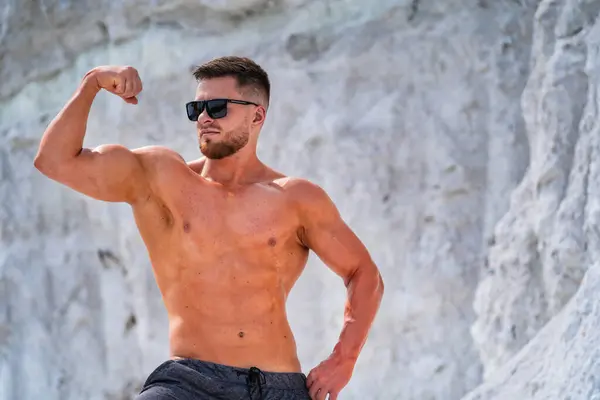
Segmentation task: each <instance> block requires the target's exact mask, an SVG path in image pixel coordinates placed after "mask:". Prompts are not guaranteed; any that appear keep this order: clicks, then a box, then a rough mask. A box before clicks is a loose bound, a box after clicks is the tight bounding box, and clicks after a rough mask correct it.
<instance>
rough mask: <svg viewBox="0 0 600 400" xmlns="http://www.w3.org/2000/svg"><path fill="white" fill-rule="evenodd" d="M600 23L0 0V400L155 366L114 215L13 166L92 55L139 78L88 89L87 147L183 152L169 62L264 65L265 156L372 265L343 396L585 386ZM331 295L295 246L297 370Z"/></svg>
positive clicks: (155, 346)
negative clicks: (238, 58) (119, 89)
mask: <svg viewBox="0 0 600 400" xmlns="http://www.w3.org/2000/svg"><path fill="white" fill-rule="evenodd" d="M599 12H600V0H579V1H575V0H552V1H549V0H545V1H534V0H530V1H527V0H494V1H491V0H478V1H476V0H471V1H467V0H451V1H450V0H447V1H441V0H436V1H425V0H421V1H418V0H414V1H413V0H405V1H402V0H397V1H393V0H379V1H372V2H364V1H360V0H328V1H321V0H267V1H265V0H237V1H236V0H221V1H208V0H203V1H190V0H177V1H162V0H130V1H124V2H121V1H112V0H101V1H98V0H96V1H91V0H88V1H75V0H61V1H59V0H44V1H21V0H1V1H0V400H16V399H18V400H29V399H40V398H44V399H48V400H59V399H60V400H71V399H77V400H80V399H90V400H100V399H102V400H104V399H115V400H117V399H118V400H125V399H130V398H131V397H132V395H133V394H134V393H135V392H136V390H137V389H138V388H139V386H140V385H141V383H142V382H143V380H144V379H145V377H146V376H147V375H148V374H149V373H150V371H151V370H152V369H154V368H155V367H156V365H158V364H159V363H160V362H162V361H163V360H164V358H165V357H166V356H167V335H166V328H167V327H166V319H165V313H164V309H163V306H162V302H161V299H160V295H159V293H158V290H157V288H156V286H155V283H154V278H153V276H152V272H151V269H150V265H149V262H148V259H147V256H146V253H145V250H144V247H143V244H142V242H141V240H140V238H139V237H138V235H137V231H136V229H135V225H134V223H133V219H132V217H131V215H130V210H129V209H128V207H127V206H124V205H121V204H105V203H101V202H98V201H94V200H90V199H87V198H84V197H83V196H80V195H78V194H77V193H74V192H72V191H71V190H69V189H67V188H64V187H61V186H59V185H58V184H56V183H54V182H52V181H49V180H48V179H46V178H45V177H43V176H41V174H39V173H38V172H37V171H36V170H35V169H34V168H33V165H32V161H33V156H34V154H35V151H36V148H37V145H38V143H39V139H40V137H41V134H42V132H43V130H44V128H45V127H46V126H47V124H48V122H49V120H50V119H51V118H52V117H53V116H54V115H55V114H56V113H57V112H58V110H59V109H60V108H61V107H62V106H63V104H64V103H65V101H66V100H67V99H68V98H69V96H70V95H71V94H72V92H73V91H74V89H75V87H76V85H77V84H78V82H79V80H80V79H81V77H82V76H83V74H84V73H85V72H86V71H87V70H88V69H89V68H91V67H93V66H95V65H99V64H108V63H114V64H117V63H118V64H130V65H133V66H135V67H137V68H138V69H139V71H140V74H141V76H142V79H143V80H144V87H145V89H144V92H143V94H142V96H141V98H140V104H139V105H138V106H135V107H134V106H130V105H127V104H125V103H123V102H122V101H121V100H120V99H118V98H115V97H113V96H110V95H107V94H105V93H101V94H100V95H99V97H98V98H97V100H96V102H95V104H94V107H93V110H92V115H91V119H90V123H89V126H88V128H89V129H88V136H87V138H86V146H94V145H97V144H100V143H107V142H117V143H122V144H124V145H127V146H132V147H134V146H140V145H147V144H165V145H168V146H170V147H172V148H174V149H176V150H178V151H180V152H181V153H182V155H183V156H184V157H185V158H186V159H188V160H189V159H192V158H195V157H196V156H197V155H198V150H197V146H196V139H195V134H194V127H193V125H190V123H189V121H187V120H186V118H185V114H184V109H183V104H184V102H185V101H187V100H189V99H190V98H191V97H192V96H193V91H194V85H195V83H194V81H193V79H192V77H191V75H190V68H191V67H192V66H193V65H197V64H198V63H201V62H203V61H206V60H208V59H210V58H212V57H216V56H220V55H225V54H239V55H247V56H250V57H252V58H254V59H256V60H257V61H258V62H259V63H261V64H262V65H263V66H264V67H265V69H267V71H268V72H269V74H270V76H271V79H272V84H273V97H272V107H271V109H270V112H269V116H268V119H267V125H266V127H265V130H264V132H263V134H262V138H261V144H260V148H259V152H260V155H261V157H262V158H263V160H265V161H267V162H268V163H270V164H273V165H274V166H275V167H276V168H279V169H281V170H283V171H285V172H287V173H289V174H293V175H296V176H304V177H307V178H310V179H312V180H314V181H315V182H317V183H319V184H321V185H322V186H323V187H324V188H325V189H326V190H327V191H328V192H329V193H330V195H331V196H332V198H333V199H334V201H335V202H336V204H337V205H338V206H339V208H340V211H341V213H342V214H343V216H344V217H345V219H346V220H347V221H348V223H349V224H350V225H351V226H352V227H353V228H354V229H355V231H356V232H357V234H358V235H359V236H360V237H361V238H362V239H363V240H364V242H365V243H366V245H367V246H368V247H369V249H370V250H371V253H372V255H373V258H374V259H375V261H376V262H377V263H378V265H379V266H380V268H381V270H382V274H383V277H384V280H385V282H386V295H385V298H384V301H383V304H382V307H381V311H380V313H379V315H378V318H377V320H376V323H375V325H374V327H373V330H372V334H371V336H370V338H369V341H368V343H367V345H366V347H365V349H364V351H363V353H362V355H361V357H360V359H359V363H358V366H357V368H356V371H355V376H354V378H353V379H352V381H351V382H350V384H349V385H348V386H347V388H346V389H345V390H344V392H343V393H342V396H341V399H385V400H388V399H399V400H404V399H406V400H429V399H431V400H434V399H435V400H446V399H448V400H454V399H460V398H462V397H463V396H465V395H466V397H465V398H468V399H473V400H474V399H478V400H484V399H491V398H493V399H529V398H531V399H548V398H552V399H554V398H557V399H558V398H560V399H562V398H566V397H565V396H570V399H572V400H575V399H582V400H583V399H592V398H594V396H600V385H599V384H598V383H597V378H595V374H594V368H595V367H597V365H596V364H594V363H597V361H594V360H595V359H598V357H597V356H596V352H597V349H596V348H597V346H596V344H597V341H598V335H597V333H595V331H596V330H597V329H594V328H595V325H597V323H596V321H597V319H598V315H600V314H599V313H598V312H597V311H598V310H597V306H596V305H595V303H594V300H595V299H596V298H597V296H598V295H597V294H596V293H597V291H598V289H597V287H598V282H600V278H599V277H598V276H599V274H600V266H595V267H592V263H593V262H594V261H597V259H598V251H599V250H600V243H599V242H598V240H599V237H598V228H597V226H598V217H599V211H600V210H599V209H598V206H599V205H600V203H599V202H598V198H599V197H598V182H599V170H598V161H597V159H598V150H599V140H598V139H597V137H598V133H599V132H598V122H597V120H598V116H599V115H598V114H599V113H598V107H599V103H600V102H599V99H598V76H599V74H598V71H599V68H600V54H599V49H600V22H597V17H598V14H599ZM588 271H589V272H588ZM586 272H587V276H586ZM584 276H586V278H585V282H586V283H585V284H584V285H583V286H582V287H581V289H579V292H577V290H578V288H580V283H581V281H582V279H583V278H584ZM576 292H577V295H576V297H575V298H574V299H573V300H571V301H572V303H568V302H569V300H570V299H571V297H572V296H573V295H574V294H575V293H576ZM344 299H345V291H344V288H343V285H342V282H341V281H340V280H339V279H338V278H337V277H336V276H334V275H333V274H332V273H331V272H329V271H328V270H327V269H326V268H325V267H324V266H323V265H322V264H321V263H320V262H319V261H318V260H317V259H315V257H312V258H311V260H310V263H309V266H308V267H307V270H306V272H305V274H304V275H303V276H302V277H301V278H300V280H299V282H298V284H297V287H296V288H295V289H294V291H293V292H292V295H291V298H290V300H289V314H290V318H291V323H292V327H293V329H294V330H295V332H296V338H297V342H298V346H299V352H300V357H301V361H302V364H303V367H304V369H305V370H307V371H308V370H310V368H312V367H313V366H314V365H316V364H317V363H318V362H319V361H321V360H322V359H323V358H324V357H326V356H327V355H328V354H329V351H330V350H331V346H332V345H333V344H334V343H335V340H336V338H337V335H338V333H339V329H340V327H341V322H342V312H343V303H344ZM565 304H568V306H567V307H566V308H564V309H563V307H564V306H565ZM549 321H550V322H549ZM548 322H549V323H548ZM484 379H487V382H485V383H483V380H484ZM529 382H532V383H529ZM482 383H483V385H481V384H482ZM480 385H481V386H480ZM477 386H480V387H478V388H476V387H477ZM472 390H474V391H473V392H472V393H471V394H470V395H467V393H468V392H470V391H472Z"/></svg>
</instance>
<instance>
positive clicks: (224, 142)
mask: <svg viewBox="0 0 600 400" xmlns="http://www.w3.org/2000/svg"><path fill="white" fill-rule="evenodd" d="M249 136H250V135H249V133H248V132H245V131H241V130H240V131H233V132H227V133H225V134H220V135H218V139H220V140H214V139H213V138H211V137H210V136H209V137H206V138H200V152H201V153H202V154H203V155H204V156H206V158H210V159H212V160H220V159H222V158H225V157H229V156H230V155H232V154H235V153H237V152H238V151H240V149H242V148H243V147H244V146H245V145H246V144H247V143H248V138H249Z"/></svg>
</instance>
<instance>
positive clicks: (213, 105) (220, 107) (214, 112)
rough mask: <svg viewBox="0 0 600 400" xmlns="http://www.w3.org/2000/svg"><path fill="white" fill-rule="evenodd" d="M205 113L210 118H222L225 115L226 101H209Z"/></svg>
mask: <svg viewBox="0 0 600 400" xmlns="http://www.w3.org/2000/svg"><path fill="white" fill-rule="evenodd" d="M206 111H207V112H208V115H209V116H210V117H211V118H215V119H216V118H223V117H225V116H226V115H227V100H221V99H217V100H209V101H208V102H207V104H206Z"/></svg>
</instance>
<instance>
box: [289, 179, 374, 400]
mask: <svg viewBox="0 0 600 400" xmlns="http://www.w3.org/2000/svg"><path fill="white" fill-rule="evenodd" d="M296 186H297V187H296V188H295V189H294V191H295V193H297V194H296V195H295V197H296V198H298V206H299V208H300V215H301V223H302V229H301V234H300V240H301V241H302V243H303V244H304V245H305V246H306V247H308V248H309V249H311V250H313V251H314V252H315V254H316V255H317V256H318V257H319V258H320V259H321V260H322V261H323V263H325V264H326V265H327V266H328V267H329V268H330V269H331V270H332V271H333V272H335V273H336V274H337V275H338V276H340V277H341V278H342V279H343V281H344V284H345V286H346V288H347V292H348V298H347V302H346V307H345V312H344V325H343V328H342V332H341V334H340V336H339V340H338V342H337V343H336V345H335V346H334V349H333V352H332V354H331V356H330V357H329V358H328V359H327V360H325V361H323V362H322V363H321V364H319V365H318V366H317V367H316V368H314V369H313V370H312V371H311V372H310V374H309V375H308V378H307V385H308V386H309V391H310V395H311V397H312V398H313V399H319V400H321V399H323V400H324V399H325V398H326V396H327V394H328V393H329V396H330V397H329V398H330V399H332V400H334V399H336V398H337V396H338V394H339V392H340V391H341V390H342V388H343V387H344V386H345V385H346V384H347V383H348V381H349V380H350V377H351V375H352V371H353V370H354V366H355V364H356V361H357V359H358V356H359V353H360V351H361V350H362V347H363V345H364V344H365V341H366V340H367V335H368V333H369V330H370V328H371V325H372V323H373V320H374V318H375V315H376V313H377V310H378V309H379V305H380V303H381V298H382V296H383V280H382V278H381V275H380V273H379V270H378V268H377V266H376V265H375V263H374V262H373V260H372V259H371V256H370V255H369V252H368V251H367V249H366V248H365V246H364V244H363V243H362V242H361V241H360V239H359V238H358V237H357V236H356V235H355V234H354V232H353V231H352V230H351V229H350V228H349V227H348V225H347V224H346V223H345V222H344V221H343V219H342V218H341V216H340V213H339V212H338V210H337V208H336V206H335V205H334V203H333V202H332V201H331V199H330V198H329V196H328V195H327V194H326V193H325V191H324V190H323V189H321V188H320V187H319V186H317V185H314V184H312V183H310V182H307V181H302V180H301V181H297V182H296Z"/></svg>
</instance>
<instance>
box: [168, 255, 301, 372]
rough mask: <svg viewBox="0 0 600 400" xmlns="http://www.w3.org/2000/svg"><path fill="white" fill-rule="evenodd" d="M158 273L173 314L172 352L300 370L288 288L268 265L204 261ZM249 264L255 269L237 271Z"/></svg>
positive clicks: (231, 363) (174, 355)
mask: <svg viewBox="0 0 600 400" xmlns="http://www.w3.org/2000/svg"><path fill="white" fill-rule="evenodd" d="M178 269H179V271H180V273H179V274H177V277H175V276H172V277H170V278H168V277H166V276H162V277H160V276H157V281H158V284H159V286H160V288H161V291H162V292H163V298H164V301H165V306H166V308H167V312H168V317H169V337H170V347H171V357H172V358H195V359H200V360H203V361H208V362H213V363H218V364H224V365H229V366H235V367H240V368H250V367H252V366H254V367H257V368H260V369H261V370H263V371H265V372H267V371H269V372H300V369H301V368H300V363H299V361H298V358H297V353H296V343H295V340H294V337H293V334H292V331H291V329H290V326H289V323H288V321H287V316H286V311H285V299H286V297H287V293H286V291H285V290H284V288H283V287H282V285H281V284H280V283H279V282H278V281H279V280H278V277H277V274H276V272H275V271H273V270H271V271H269V270H266V269H265V266H264V265H262V266H254V268H253V267H252V266H239V265H228V266H225V265H212V266H210V267H209V266H208V265H204V266H203V265H198V264H196V265H195V266H194V267H193V268H185V267H184V268H181V267H179V268H178ZM240 269H244V270H246V271H253V272H252V273H247V272H246V273H239V274H236V273H234V271H236V270H237V271H239V270H240Z"/></svg>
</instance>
